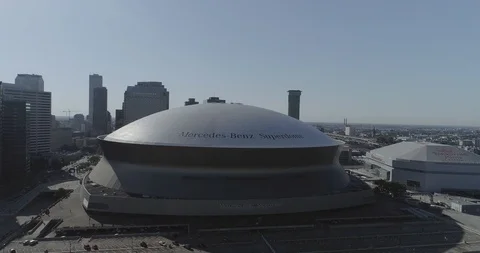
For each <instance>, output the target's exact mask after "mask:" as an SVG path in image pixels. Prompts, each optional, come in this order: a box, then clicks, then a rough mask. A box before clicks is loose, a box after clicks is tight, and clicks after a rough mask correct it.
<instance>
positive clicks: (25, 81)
mask: <svg viewBox="0 0 480 253" xmlns="http://www.w3.org/2000/svg"><path fill="white" fill-rule="evenodd" d="M15 85H17V86H22V87H24V88H25V89H32V90H37V91H39V90H40V91H43V90H44V82H43V77H42V76H41V75H34V74H32V75H30V74H18V75H17V77H16V78H15Z"/></svg>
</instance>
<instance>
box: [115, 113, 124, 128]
mask: <svg viewBox="0 0 480 253" xmlns="http://www.w3.org/2000/svg"><path fill="white" fill-rule="evenodd" d="M122 126H123V110H122V109H117V110H115V130H117V129H119V128H121V127H122Z"/></svg>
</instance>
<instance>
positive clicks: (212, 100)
mask: <svg viewBox="0 0 480 253" xmlns="http://www.w3.org/2000/svg"><path fill="white" fill-rule="evenodd" d="M206 102H207V104H210V103H216V104H225V99H220V98H219V97H209V98H208V99H207V101H206Z"/></svg>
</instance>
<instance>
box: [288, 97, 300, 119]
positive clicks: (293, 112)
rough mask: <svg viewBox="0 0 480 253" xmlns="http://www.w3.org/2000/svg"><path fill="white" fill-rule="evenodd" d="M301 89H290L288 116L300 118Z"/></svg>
mask: <svg viewBox="0 0 480 253" xmlns="http://www.w3.org/2000/svg"><path fill="white" fill-rule="evenodd" d="M300 95H302V91H300V90H289V91H288V116H290V117H292V118H296V119H300Z"/></svg>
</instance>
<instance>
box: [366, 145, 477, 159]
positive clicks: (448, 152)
mask: <svg viewBox="0 0 480 253" xmlns="http://www.w3.org/2000/svg"><path fill="white" fill-rule="evenodd" d="M369 153H370V154H372V155H373V156H376V157H378V158H381V159H389V160H411V161H421V162H439V163H461V164H480V156H479V155H477V154H474V153H472V152H468V151H466V150H463V149H461V148H458V147H455V146H449V145H444V144H438V143H430V142H400V143H396V144H393V145H390V146H386V147H382V148H378V149H374V150H372V151H370V152H369Z"/></svg>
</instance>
